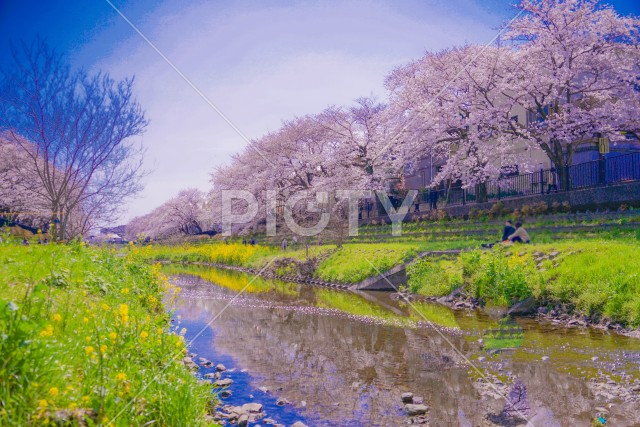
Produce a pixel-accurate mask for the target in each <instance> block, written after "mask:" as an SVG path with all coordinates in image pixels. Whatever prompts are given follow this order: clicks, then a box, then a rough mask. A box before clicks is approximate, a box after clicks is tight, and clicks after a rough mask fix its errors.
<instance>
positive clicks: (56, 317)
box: [53, 313, 62, 322]
mask: <svg viewBox="0 0 640 427" xmlns="http://www.w3.org/2000/svg"><path fill="white" fill-rule="evenodd" d="M53 320H54V321H55V322H59V321H61V320H62V316H60V314H58V313H56V314H54V315H53Z"/></svg>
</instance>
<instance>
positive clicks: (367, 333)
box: [166, 266, 640, 426]
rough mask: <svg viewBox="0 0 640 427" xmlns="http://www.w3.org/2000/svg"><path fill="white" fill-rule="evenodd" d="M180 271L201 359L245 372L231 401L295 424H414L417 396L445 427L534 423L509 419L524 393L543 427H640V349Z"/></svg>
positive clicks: (439, 310) (593, 336) (183, 308)
mask: <svg viewBox="0 0 640 427" xmlns="http://www.w3.org/2000/svg"><path fill="white" fill-rule="evenodd" d="M166 273H167V274H170V275H171V276H172V278H173V279H172V280H173V281H174V282H175V283H177V284H178V285H179V286H180V287H181V288H182V292H181V296H180V299H179V302H178V309H177V312H176V323H179V325H177V326H176V328H182V327H185V328H186V329H187V333H186V338H187V339H191V338H193V337H195V336H196V335H197V338H196V339H195V341H194V342H193V344H192V346H191V351H193V352H195V353H198V357H204V358H207V359H209V360H211V361H212V362H213V363H214V365H215V364H216V363H223V364H224V365H225V366H226V367H227V368H231V369H230V371H227V372H225V373H224V374H223V378H231V379H233V380H234V384H233V385H232V386H231V387H230V389H231V391H232V393H233V394H232V395H231V396H230V397H229V398H226V399H224V403H228V404H232V405H241V404H243V403H247V402H259V403H262V404H263V405H264V407H265V412H266V414H267V417H268V418H272V419H274V420H275V421H277V422H279V423H282V424H285V425H290V424H292V423H293V422H295V421H298V420H300V421H303V422H305V423H306V424H307V425H309V426H342V425H348V426H369V425H372V426H399V425H404V424H406V423H407V421H408V417H407V416H406V415H405V414H404V410H403V406H402V402H401V400H400V395H401V394H402V393H403V392H412V393H413V394H414V395H415V396H420V397H422V398H423V399H424V403H425V404H427V405H428V406H429V407H430V410H429V412H428V419H429V423H430V425H432V426H458V425H459V426H492V425H525V423H524V422H521V423H520V424H518V423H517V422H516V423H515V424H514V422H513V420H512V419H510V418H508V417H505V416H504V415H505V413H504V409H505V399H504V396H511V398H512V399H514V400H516V399H515V398H514V396H516V395H518V396H519V397H518V403H517V405H516V406H517V410H518V412H519V414H520V416H524V417H526V418H527V419H528V420H529V421H530V423H531V424H529V425H532V424H533V425H536V426H589V425H590V424H591V420H592V419H593V418H594V417H598V416H599V417H603V418H605V419H607V421H608V422H607V425H611V426H639V425H640V380H639V379H640V374H639V369H638V368H639V366H640V340H636V339H631V338H626V337H623V336H618V335H612V334H605V333H602V332H600V331H595V330H584V329H566V328H562V327H556V326H553V325H550V324H547V325H544V324H539V323H538V322H535V321H533V320H527V319H525V320H518V322H517V323H515V322H513V323H500V322H499V320H498V319H494V318H491V317H489V316H487V315H485V314H480V313H475V312H468V311H451V310H449V309H448V308H445V307H441V306H437V305H430V304H420V305H416V306H414V307H409V306H406V305H404V304H402V303H400V302H398V301H394V300H392V299H391V298H390V294H387V293H380V292H371V293H357V294H356V293H351V292H344V291H337V290H329V289H323V288H319V287H311V286H307V285H297V284H292V283H285V282H279V281H269V280H262V279H255V278H253V277H252V276H248V275H245V274H242V273H237V272H230V271H225V270H219V269H209V268H203V267H174V266H169V267H167V268H166ZM247 285H248V286H247ZM245 287H246V289H244V288H245ZM243 289H244V292H243V293H242V294H241V295H240V296H237V294H238V292H239V291H241V290H243ZM178 319H179V320H178ZM479 340H482V342H483V344H484V347H483V346H482V345H481V344H480V342H479ZM495 349H498V350H495ZM206 372H213V368H210V369H202V370H201V372H200V374H201V375H202V374H204V373H206ZM514 384H518V385H517V386H514ZM261 387H266V388H268V389H269V391H268V392H266V393H265V392H264V391H261V390H260V388H261ZM279 398H284V399H287V400H288V401H290V402H291V404H287V405H284V406H278V405H276V400H277V399H279ZM507 409H509V408H507ZM511 413H514V412H513V411H512V412H511ZM509 423H511V424H509ZM261 424H262V425H264V423H261Z"/></svg>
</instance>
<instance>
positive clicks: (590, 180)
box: [423, 152, 640, 206]
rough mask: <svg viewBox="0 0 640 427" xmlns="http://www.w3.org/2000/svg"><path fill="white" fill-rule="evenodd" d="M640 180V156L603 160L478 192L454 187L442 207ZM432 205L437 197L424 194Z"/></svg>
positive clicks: (499, 182) (441, 196)
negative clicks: (431, 201) (432, 201)
mask: <svg viewBox="0 0 640 427" xmlns="http://www.w3.org/2000/svg"><path fill="white" fill-rule="evenodd" d="M638 180H640V152H635V153H628V154H620V155H615V156H608V157H603V158H602V159H599V160H593V161H590V162H585V163H579V164H576V165H571V166H564V167H563V168H561V169H556V168H551V169H540V170H539V171H536V172H531V173H526V174H518V175H515V176H506V177H501V178H498V179H495V180H492V181H489V182H487V183H485V184H484V185H482V184H481V185H476V186H475V187H474V188H466V189H465V188H461V187H450V188H445V189H443V190H439V191H438V196H437V200H438V203H437V205H438V206H455V205H464V204H467V203H473V202H491V201H498V200H502V199H510V198H515V197H524V196H532V195H536V194H549V193H553V192H561V191H571V190H578V189H583V188H590V187H599V186H604V185H610V184H616V183H621V182H627V181H638ZM425 197H426V199H427V200H424V202H429V201H430V200H433V196H430V195H429V193H424V194H423V199H424V198H425Z"/></svg>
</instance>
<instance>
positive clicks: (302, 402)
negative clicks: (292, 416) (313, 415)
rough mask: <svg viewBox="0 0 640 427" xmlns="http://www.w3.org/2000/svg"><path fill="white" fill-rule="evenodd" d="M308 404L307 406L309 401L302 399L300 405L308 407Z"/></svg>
mask: <svg viewBox="0 0 640 427" xmlns="http://www.w3.org/2000/svg"><path fill="white" fill-rule="evenodd" d="M306 406H307V401H306V400H301V401H300V407H301V408H306Z"/></svg>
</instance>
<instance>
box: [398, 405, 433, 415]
mask: <svg viewBox="0 0 640 427" xmlns="http://www.w3.org/2000/svg"><path fill="white" fill-rule="evenodd" d="M428 410H429V407H428V406H427V405H414V404H412V403H408V404H406V405H404V411H405V412H406V414H407V415H408V416H410V417H413V416H416V415H424V414H426V413H427V411H428Z"/></svg>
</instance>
